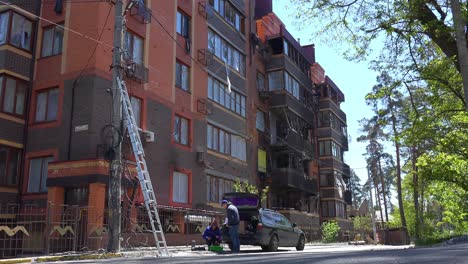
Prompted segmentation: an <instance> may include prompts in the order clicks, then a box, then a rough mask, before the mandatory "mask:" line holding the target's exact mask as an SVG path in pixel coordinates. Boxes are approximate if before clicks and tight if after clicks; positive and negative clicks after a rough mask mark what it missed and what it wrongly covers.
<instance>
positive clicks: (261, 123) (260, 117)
mask: <svg viewBox="0 0 468 264" xmlns="http://www.w3.org/2000/svg"><path fill="white" fill-rule="evenodd" d="M255 126H256V128H257V129H258V130H260V131H262V132H265V113H263V112H262V111H260V110H257V117H256V122H255Z"/></svg>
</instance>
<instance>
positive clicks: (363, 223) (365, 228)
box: [353, 216, 372, 240]
mask: <svg viewBox="0 0 468 264" xmlns="http://www.w3.org/2000/svg"><path fill="white" fill-rule="evenodd" d="M353 226H354V232H355V234H356V235H359V237H360V239H359V240H364V238H365V237H366V236H367V235H370V234H372V220H371V218H370V217H369V216H356V217H354V218H353Z"/></svg>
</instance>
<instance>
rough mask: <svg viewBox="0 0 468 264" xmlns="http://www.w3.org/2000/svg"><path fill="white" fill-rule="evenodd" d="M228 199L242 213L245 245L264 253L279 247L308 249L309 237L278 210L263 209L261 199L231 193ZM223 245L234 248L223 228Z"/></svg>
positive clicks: (243, 241) (241, 237)
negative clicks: (306, 247)
mask: <svg viewBox="0 0 468 264" xmlns="http://www.w3.org/2000/svg"><path fill="white" fill-rule="evenodd" d="M224 199H226V200H229V201H231V202H232V203H233V204H234V205H235V206H237V209H238V210H239V216H240V220H241V222H240V224H239V239H240V244H241V245H253V246H261V247H262V249H263V250H264V251H276V250H277V249H278V247H296V249H297V250H304V246H305V242H306V241H305V235H304V232H303V231H302V230H300V229H299V228H297V227H296V224H294V223H291V222H290V221H289V219H288V218H287V217H285V216H284V215H282V214H280V213H279V212H277V211H274V210H270V209H263V208H259V204H260V199H259V198H258V196H257V195H254V194H249V193H227V194H225V195H224ZM222 234H223V238H222V239H223V242H226V243H227V244H228V245H229V247H230V246H231V244H230V242H231V240H230V238H229V235H228V233H227V230H226V229H225V228H223V232H222Z"/></svg>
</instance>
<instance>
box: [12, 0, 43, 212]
mask: <svg viewBox="0 0 468 264" xmlns="http://www.w3.org/2000/svg"><path fill="white" fill-rule="evenodd" d="M41 5H42V1H36V12H35V15H37V16H40V15H41ZM39 23H40V20H39V19H37V21H36V26H35V34H34V39H33V44H34V45H32V50H31V52H32V58H31V63H30V65H29V90H28V96H27V97H26V102H25V106H26V108H25V112H24V113H25V114H24V116H25V118H24V128H23V153H22V155H21V156H22V157H21V163H20V172H19V176H20V177H19V180H18V190H19V191H18V196H17V200H18V204H19V205H21V196H22V194H23V183H24V178H25V177H24V176H25V175H23V174H24V172H25V171H26V170H25V166H26V146H27V143H28V132H29V112H30V111H31V98H32V93H33V81H34V66H35V64H36V49H37V39H38V35H39V34H38V32H39Z"/></svg>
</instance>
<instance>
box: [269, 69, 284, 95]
mask: <svg viewBox="0 0 468 264" xmlns="http://www.w3.org/2000/svg"><path fill="white" fill-rule="evenodd" d="M268 87H269V88H270V90H271V91H276V90H283V89H284V83H283V71H274V72H270V73H268Z"/></svg>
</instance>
